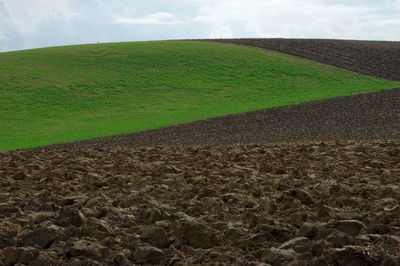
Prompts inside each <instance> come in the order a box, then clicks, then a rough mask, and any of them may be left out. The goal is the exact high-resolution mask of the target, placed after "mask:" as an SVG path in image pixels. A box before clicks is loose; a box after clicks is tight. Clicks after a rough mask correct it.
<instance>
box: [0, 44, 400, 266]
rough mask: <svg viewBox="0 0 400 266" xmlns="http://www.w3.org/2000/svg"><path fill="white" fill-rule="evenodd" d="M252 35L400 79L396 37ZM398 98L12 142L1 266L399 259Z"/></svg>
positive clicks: (378, 96)
mask: <svg viewBox="0 0 400 266" xmlns="http://www.w3.org/2000/svg"><path fill="white" fill-rule="evenodd" d="M224 41H226V40H224ZM230 41H231V42H233V41H235V40H230ZM250 41H251V42H252V43H253V45H256V46H259V47H264V46H265V47H267V48H270V49H275V48H276V50H279V49H281V50H282V51H284V52H288V53H292V54H293V53H294V52H296V53H298V54H296V55H301V56H304V57H307V58H311V59H314V60H317V61H322V62H324V63H331V64H334V65H335V64H336V65H338V66H341V67H344V68H348V69H350V70H353V71H357V72H361V73H366V74H370V75H375V76H379V77H386V78H391V79H394V80H399V77H400V72H399V71H400V67H399V66H400V62H399V58H400V55H399V48H398V47H399V45H398V43H380V42H356V41H344V42H340V41H332V40H330V41H329V40H308V41H304V40H303V41H299V40H274V41H273V40H269V41H265V40H259V42H258V41H255V40H249V41H248V42H250ZM240 42H243V40H240ZM248 44H250V43H248ZM267 44H268V46H267ZM272 44H274V45H272ZM271 45H272V46H271ZM273 47H275V48H273ZM318 47H319V48H318ZM278 48H279V49H278ZM294 48H295V49H294ZM306 48H307V49H308V50H307V49H306ZM329 49H330V50H329ZM317 50H318V51H322V52H320V53H317V52H316V51H317ZM378 50H379V51H378ZM300 53H302V54H300ZM383 55H384V57H382V56H383ZM346 60H347V61H346ZM346 62H347V63H346ZM340 64H342V65H340ZM399 99H400V89H394V90H389V91H381V92H374V93H368V94H363V95H356V96H349V97H342V98H336V99H331V100H324V101H317V102H312V103H305V104H300V105H295V106H288V107H281V108H275V109H270V110H262V111H256V112H250V113H243V114H238V115H229V116H223V117H217V118H212V119H207V120H201V121H196V122H192V123H186V124H182V125H176V126H172V127H167V128H162V129H157V130H150V131H145V132H139V133H134V134H127V135H121V136H114V137H107V138H98V139H93V140H87V141H79V142H74V143H66V144H61V145H56V146H51V147H43V148H37V149H30V150H17V151H9V152H3V153H0V265H37V266H41V265H56V266H57V265H82V266H83V265H135V264H161V265H260V266H261V265H315V266H317V265H400V187H399V186H400V185H399V184H400V101H399Z"/></svg>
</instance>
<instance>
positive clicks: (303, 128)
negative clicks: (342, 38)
mask: <svg viewBox="0 0 400 266" xmlns="http://www.w3.org/2000/svg"><path fill="white" fill-rule="evenodd" d="M398 99H400V88H399V89H392V90H386V91H379V92H372V93H366V94H359V95H352V96H346V97H339V98H333V99H328V100H321V101H314V102H309V103H303V104H297V105H291V106H284V107H278V108H272V109H265V110H261V111H253V112H247V113H241V114H234V115H226V116H221V117H216V118H209V119H204V120H199V121H194V122H190V123H184V124H179V125H174V126H169V127H164V128H160V129H154V130H149V131H143V132H137V133H132V134H125V135H119V136H112V137H105V138H97V139H91V140H86V141H78V142H74V143H65V144H61V145H57V146H55V147H85V146H131V147H143V146H158V145H205V144H233V143H268V142H298V141H323V140H351V139H354V140H355V139H399V138H400V101H399V100H398Z"/></svg>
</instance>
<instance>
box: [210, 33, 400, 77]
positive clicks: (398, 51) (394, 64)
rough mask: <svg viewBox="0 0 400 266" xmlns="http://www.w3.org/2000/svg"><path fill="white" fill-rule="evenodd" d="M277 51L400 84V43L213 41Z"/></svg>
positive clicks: (292, 40) (309, 40) (303, 40)
mask: <svg viewBox="0 0 400 266" xmlns="http://www.w3.org/2000/svg"><path fill="white" fill-rule="evenodd" d="M207 41H215V42H223V43H233V44H242V45H248V46H255V47H259V48H264V49H269V50H275V51H279V52H282V53H287V54H291V55H295V56H300V57H303V58H307V59H311V60H315V61H318V62H321V63H324V64H329V65H333V66H336V67H340V68H344V69H347V70H350V71H353V72H357V73H361V74H365V75H370V76H374V77H379V78H385V79H391V80H397V81H400V42H398V41H397V42H396V41H360V40H329V39H211V40H207Z"/></svg>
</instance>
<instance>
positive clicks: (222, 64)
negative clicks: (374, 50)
mask: <svg viewBox="0 0 400 266" xmlns="http://www.w3.org/2000/svg"><path fill="white" fill-rule="evenodd" d="M396 86H397V87H398V86H399V83H396V82H392V81H387V80H383V79H376V78H373V77H369V76H363V75H359V74H355V73H352V72H348V71H344V70H341V69H337V68H334V67H331V66H327V65H322V64H319V63H316V62H312V61H308V60H305V59H301V58H297V57H293V56H289V55H285V54H281V53H277V52H272V51H267V50H262V49H258V48H251V47H244V46H235V45H230V44H220V43H208V42H194V41H193V42H192V41H190V42H179V41H164V42H137V43H116V44H95V45H80V46H68V47H55V48H46V49H37V50H26V51H20V52H10V53H2V54H0V150H2V151H4V150H11V149H17V148H28V147H37V146H41V145H48V144H54V143H61V142H67V141H73V140H80V139H87V138H93V137H99V136H107V135H115V134H120V133H128V132H134V131H140V130H145V129H151V128H157V127H162V126H167V125H172V124H177V123H182V122H187V121H192V120H196V119H201V118H207V117H213V116H218V115H223V114H231V113H239V112H245V111H251V110H259V109H264V108H270V107H277V106H283V105H290V104H295V103H300V102H308V101H313V100H318V99H325V98H330V97H336V96H343V95H350V94H355V93H362V92H369V91H375V90H383V89H389V88H394V87H396Z"/></svg>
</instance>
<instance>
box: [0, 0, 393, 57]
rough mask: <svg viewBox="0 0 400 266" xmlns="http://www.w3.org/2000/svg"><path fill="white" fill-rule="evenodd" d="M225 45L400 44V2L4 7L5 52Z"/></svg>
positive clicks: (29, 3)
mask: <svg viewBox="0 0 400 266" xmlns="http://www.w3.org/2000/svg"><path fill="white" fill-rule="evenodd" d="M217 37H218V38H231V37H234V38H244V37H266V38H268V37H283V38H289V37H292V38H336V39H370V40H400V0H0V52H1V51H11V50H20V49H28V48H37V47H46V46H56V45H68V44H81V43H96V42H119V41H143V40H163V39H188V38H217Z"/></svg>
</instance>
